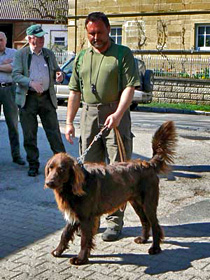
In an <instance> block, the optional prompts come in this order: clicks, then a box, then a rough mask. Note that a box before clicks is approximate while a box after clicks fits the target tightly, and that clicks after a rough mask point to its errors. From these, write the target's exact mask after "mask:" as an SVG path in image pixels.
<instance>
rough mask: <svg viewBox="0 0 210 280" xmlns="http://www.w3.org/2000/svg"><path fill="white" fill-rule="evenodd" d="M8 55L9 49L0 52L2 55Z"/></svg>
mask: <svg viewBox="0 0 210 280" xmlns="http://www.w3.org/2000/svg"><path fill="white" fill-rule="evenodd" d="M7 53H8V51H7V48H5V50H4V51H3V52H0V55H3V54H7Z"/></svg>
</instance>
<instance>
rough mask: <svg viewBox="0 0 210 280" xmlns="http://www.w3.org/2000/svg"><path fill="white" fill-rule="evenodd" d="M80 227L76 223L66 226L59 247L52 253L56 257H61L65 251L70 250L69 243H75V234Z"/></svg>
mask: <svg viewBox="0 0 210 280" xmlns="http://www.w3.org/2000/svg"><path fill="white" fill-rule="evenodd" d="M78 227H79V223H74V224H70V223H68V224H67V225H66V226H65V228H64V230H63V233H62V235H61V240H60V243H59V244H58V247H57V248H56V249H55V250H53V251H52V252H51V254H52V255H53V256H54V257H60V256H61V255H62V253H63V251H64V250H66V249H67V248H68V243H69V241H70V240H71V241H73V238H74V232H75V231H76V230H77V229H78Z"/></svg>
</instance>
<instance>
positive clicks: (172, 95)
mask: <svg viewBox="0 0 210 280" xmlns="http://www.w3.org/2000/svg"><path fill="white" fill-rule="evenodd" d="M165 98H178V93H177V92H166V93H165Z"/></svg>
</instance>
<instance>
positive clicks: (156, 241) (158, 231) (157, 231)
mask: <svg viewBox="0 0 210 280" xmlns="http://www.w3.org/2000/svg"><path fill="white" fill-rule="evenodd" d="M156 208H157V207H156V206H155V205H152V204H148V202H147V203H145V206H144V211H145V214H146V216H147V218H148V220H149V222H150V224H151V227H152V236H153V243H152V246H151V247H150V249H149V251H148V252H149V254H150V255H154V254H158V253H160V252H161V248H160V242H161V240H162V239H163V238H164V234H163V230H162V228H161V226H160V225H159V222H158V219H157V209H156Z"/></svg>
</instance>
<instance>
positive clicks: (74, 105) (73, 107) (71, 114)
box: [65, 90, 81, 144]
mask: <svg viewBox="0 0 210 280" xmlns="http://www.w3.org/2000/svg"><path fill="white" fill-rule="evenodd" d="M80 100H81V92H79V91H73V90H71V91H70V94H69V99H68V107H67V118H66V132H65V136H66V140H67V141H68V142H69V143H70V144H73V140H72V138H73V137H75V128H74V124H73V122H74V118H75V116H76V114H77V111H78V109H79V106H80Z"/></svg>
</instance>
